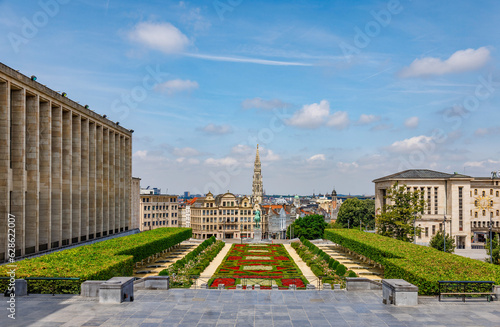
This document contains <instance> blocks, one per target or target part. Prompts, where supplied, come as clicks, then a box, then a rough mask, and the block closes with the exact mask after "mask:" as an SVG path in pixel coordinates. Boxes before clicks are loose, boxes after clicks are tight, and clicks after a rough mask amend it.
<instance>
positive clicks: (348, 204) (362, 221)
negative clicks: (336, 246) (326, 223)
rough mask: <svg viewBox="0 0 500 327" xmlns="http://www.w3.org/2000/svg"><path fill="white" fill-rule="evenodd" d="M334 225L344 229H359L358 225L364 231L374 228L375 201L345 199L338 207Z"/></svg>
mask: <svg viewBox="0 0 500 327" xmlns="http://www.w3.org/2000/svg"><path fill="white" fill-rule="evenodd" d="M336 223H337V224H339V225H341V226H342V227H344V228H347V227H351V228H359V226H360V225H361V227H362V228H365V229H373V228H375V201H373V200H363V201H362V200H360V199H358V198H352V199H347V200H346V201H344V203H342V205H341V206H340V210H339V215H338V217H337V221H336Z"/></svg>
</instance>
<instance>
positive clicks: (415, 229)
mask: <svg viewBox="0 0 500 327" xmlns="http://www.w3.org/2000/svg"><path fill="white" fill-rule="evenodd" d="M416 223H417V213H416V212H415V214H414V216H413V243H414V244H417V225H416Z"/></svg>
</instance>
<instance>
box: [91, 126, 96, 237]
mask: <svg viewBox="0 0 500 327" xmlns="http://www.w3.org/2000/svg"><path fill="white" fill-rule="evenodd" d="M95 139H96V135H95V123H94V122H90V124H89V238H90V239H93V238H95V234H96V206H95V196H96V194H95V174H96V153H95V150H96V142H95V141H96V140H95Z"/></svg>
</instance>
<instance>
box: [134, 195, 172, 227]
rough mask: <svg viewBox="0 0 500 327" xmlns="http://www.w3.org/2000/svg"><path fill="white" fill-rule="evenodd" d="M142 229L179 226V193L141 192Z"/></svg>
mask: <svg viewBox="0 0 500 327" xmlns="http://www.w3.org/2000/svg"><path fill="white" fill-rule="evenodd" d="M140 204H141V205H140V210H141V213H140V217H141V221H140V229H141V231H145V230H151V229H156V228H160V227H179V217H178V216H179V204H178V203H177V195H168V194H141V200H140Z"/></svg>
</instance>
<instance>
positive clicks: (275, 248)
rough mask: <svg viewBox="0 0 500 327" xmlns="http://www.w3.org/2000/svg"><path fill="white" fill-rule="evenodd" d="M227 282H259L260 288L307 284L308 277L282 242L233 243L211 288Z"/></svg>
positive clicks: (226, 285) (233, 286)
mask: <svg viewBox="0 0 500 327" xmlns="http://www.w3.org/2000/svg"><path fill="white" fill-rule="evenodd" d="M219 284H224V285H225V287H226V288H236V285H238V284H243V285H245V284H259V285H261V289H270V288H271V286H272V285H277V286H278V287H279V288H285V289H286V288H288V286H289V285H291V284H295V285H296V286H297V288H305V287H306V285H307V279H306V278H305V277H304V276H303V275H302V272H301V271H300V269H299V268H298V267H297V265H296V264H295V262H294V261H293V260H292V258H290V256H289V255H288V252H287V251H286V249H285V248H284V247H283V245H281V244H234V245H233V246H232V247H231V250H229V252H228V254H227V255H226V257H225V258H224V260H223V261H222V263H221V265H220V266H219V268H217V271H216V272H215V274H214V276H213V278H212V279H210V281H209V287H210V288H217V287H218V285H219Z"/></svg>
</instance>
